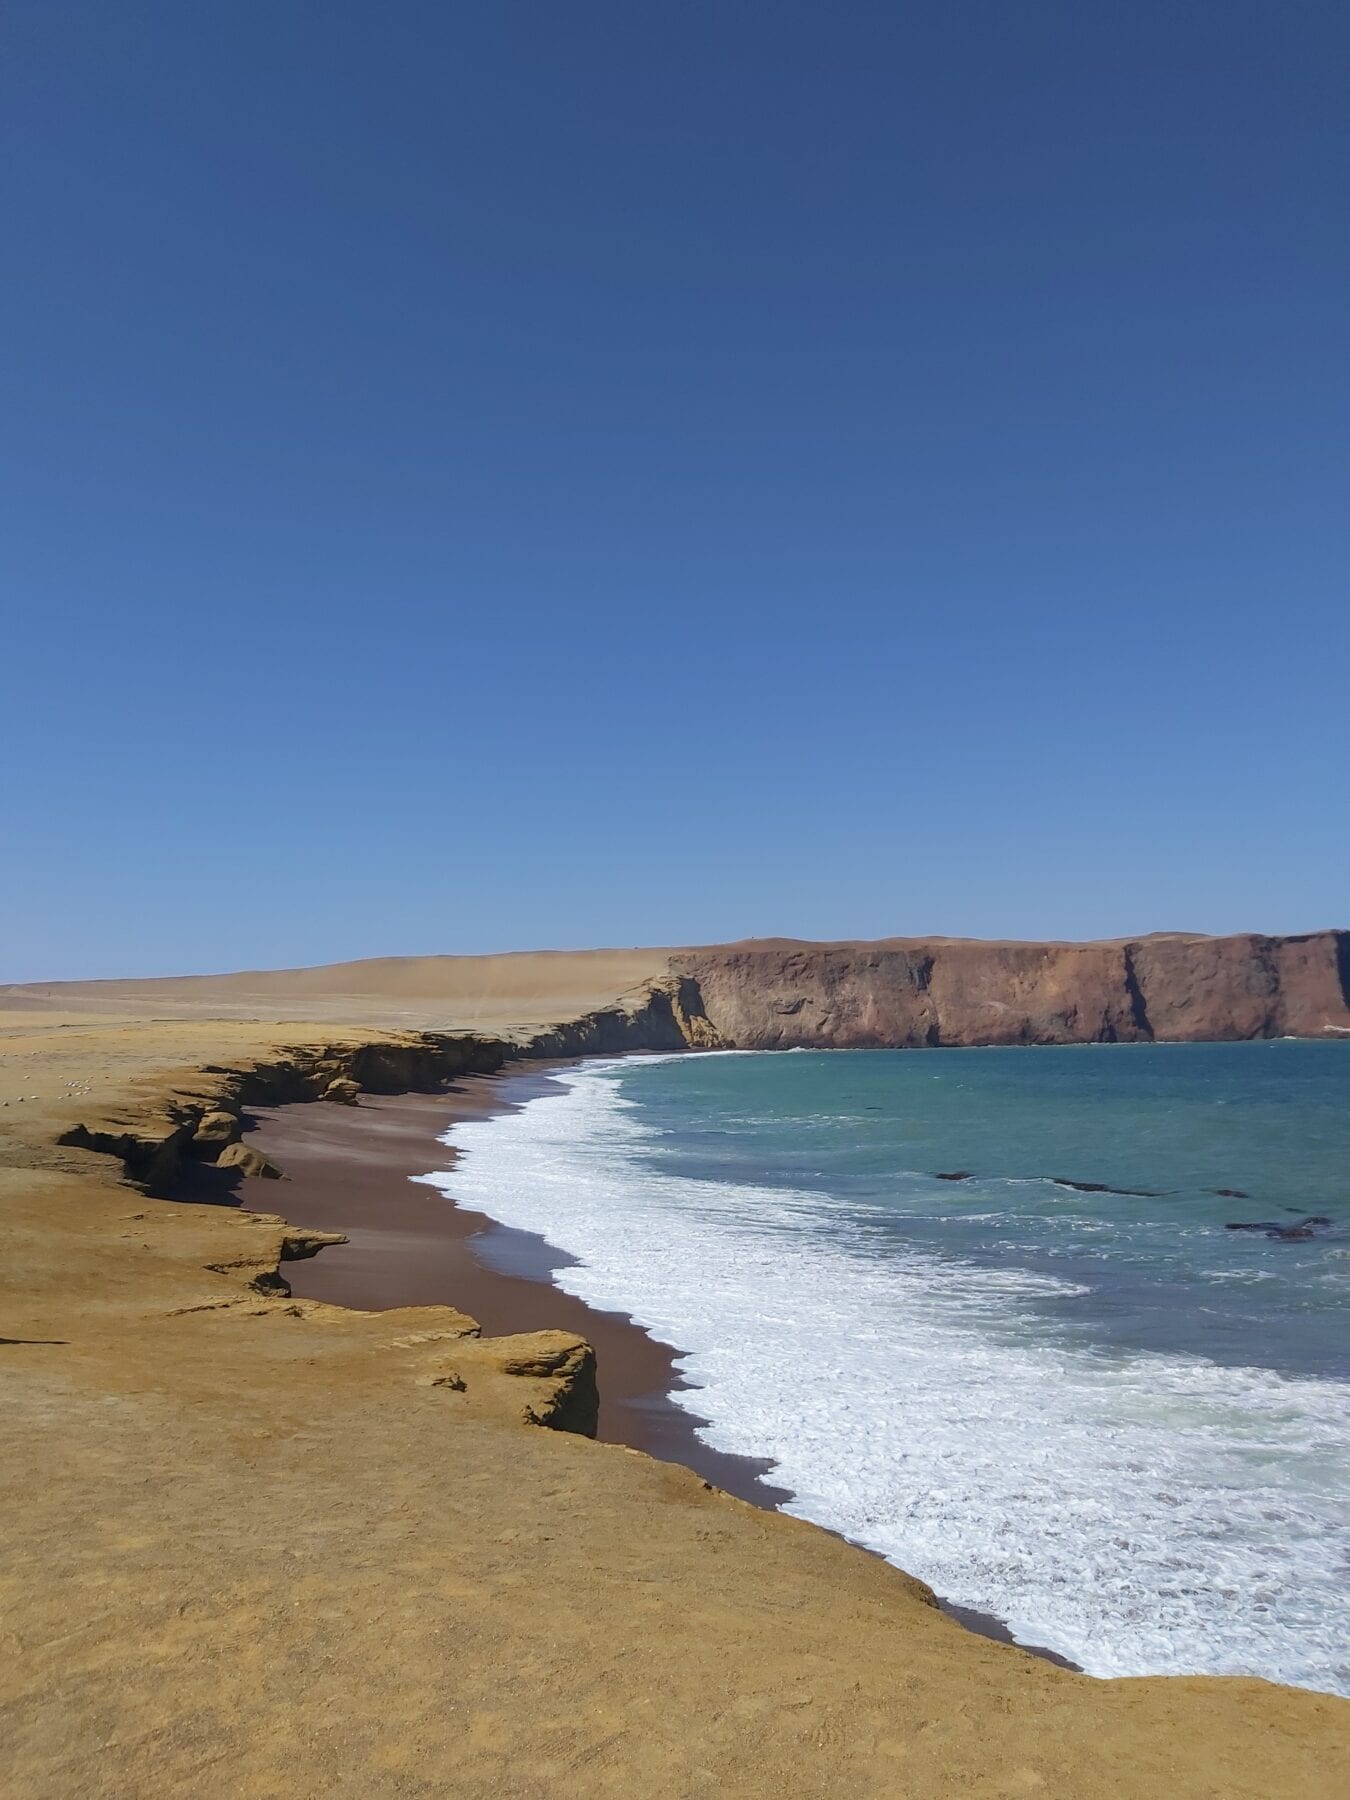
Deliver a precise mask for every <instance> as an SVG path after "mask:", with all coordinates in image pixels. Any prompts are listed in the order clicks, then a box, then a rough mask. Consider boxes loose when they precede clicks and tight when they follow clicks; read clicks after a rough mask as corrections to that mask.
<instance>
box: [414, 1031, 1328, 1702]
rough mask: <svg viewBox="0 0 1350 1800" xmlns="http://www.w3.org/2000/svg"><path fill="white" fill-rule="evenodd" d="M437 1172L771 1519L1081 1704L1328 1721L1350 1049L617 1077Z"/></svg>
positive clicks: (745, 1058) (541, 1110) (556, 1099)
mask: <svg viewBox="0 0 1350 1800" xmlns="http://www.w3.org/2000/svg"><path fill="white" fill-rule="evenodd" d="M451 1141H453V1142H454V1143H455V1145H456V1146H457V1147H458V1148H459V1149H460V1150H461V1151H462V1158H461V1161H460V1162H459V1164H458V1166H457V1167H456V1169H455V1171H454V1173H453V1175H446V1176H442V1177H438V1178H437V1180H438V1181H439V1182H440V1183H441V1184H442V1185H443V1186H444V1187H445V1189H446V1191H447V1192H453V1194H454V1195H455V1197H456V1198H457V1199H459V1200H461V1201H462V1202H463V1203H464V1204H466V1205H469V1206H473V1207H477V1208H479V1209H481V1210H482V1211H484V1212H486V1213H487V1214H489V1215H490V1216H491V1217H492V1218H494V1219H496V1220H498V1221H500V1222H501V1223H502V1224H504V1225H507V1226H511V1227H515V1228H518V1229H521V1230H525V1231H529V1232H533V1233H537V1234H539V1235H540V1236H542V1237H543V1238H545V1239H546V1240H547V1241H548V1242H549V1244H551V1245H553V1246H555V1247H556V1248H557V1249H559V1250H562V1251H564V1252H566V1253H567V1256H568V1258H569V1259H571V1260H569V1261H567V1263H566V1266H564V1267H562V1268H561V1269H560V1270H559V1271H558V1273H557V1275H556V1277H555V1278H556V1279H557V1280H558V1282H559V1283H560V1284H561V1285H562V1286H563V1287H565V1288H567V1289H568V1290H569V1291H570V1292H573V1293H576V1294H577V1295H579V1296H580V1297H581V1298H582V1299H584V1300H586V1301H587V1302H589V1303H590V1304H592V1305H595V1306H600V1307H606V1308H611V1309H617V1310H623V1311H626V1312H629V1313H631V1314H632V1315H633V1316H634V1317H635V1318H636V1319H637V1320H639V1321H640V1322H641V1323H642V1324H644V1325H646V1326H648V1327H650V1328H651V1329H652V1330H653V1331H654V1332H655V1333H656V1334H657V1335H658V1336H660V1337H663V1338H665V1339H666V1340H668V1341H669V1342H671V1343H673V1344H675V1345H677V1346H678V1347H679V1348H680V1349H681V1350H682V1351H684V1352H685V1353H686V1355H685V1357H684V1362H683V1368H684V1370H685V1374H686V1377H687V1379H688V1380H689V1382H690V1383H691V1384H692V1386H691V1388H690V1390H689V1391H688V1392H685V1393H682V1394H680V1395H677V1396H676V1399H677V1402H679V1403H682V1404H685V1405H687V1406H688V1407H689V1409H690V1410H691V1411H693V1412H696V1413H697V1414H698V1415H699V1416H700V1417H701V1418H703V1419H705V1420H707V1421H708V1423H707V1424H706V1425H705V1426H704V1427H702V1435H703V1436H704V1437H706V1438H707V1440H708V1441H709V1442H710V1443H711V1444H713V1445H715V1446H716V1447H717V1448H718V1449H720V1450H724V1451H729V1452H733V1453H739V1454H744V1455H748V1456H754V1457H768V1458H772V1459H773V1461H774V1462H775V1464H776V1468H775V1470H774V1472H773V1474H772V1477H771V1478H772V1480H773V1481H774V1482H775V1484H776V1485H778V1486H781V1487H784V1488H787V1489H789V1490H790V1491H791V1493H792V1495H793V1498H792V1500H791V1501H790V1502H789V1503H788V1505H787V1507H786V1510H788V1511H790V1512H794V1513H797V1514H799V1515H801V1516H803V1517H806V1518H810V1519H814V1520H816V1521H817V1522H818V1523H820V1524H822V1525H826V1526H829V1527H831V1528H832V1529H834V1530H836V1531H839V1532H843V1533H845V1534H846V1535H847V1536H849V1537H851V1538H854V1539H856V1540H857V1541H859V1542H861V1543H863V1544H866V1545H868V1546H869V1547H870V1548H872V1549H874V1550H877V1551H879V1552H880V1553H881V1554H883V1555H884V1556H887V1557H889V1558H890V1559H891V1560H892V1561H894V1562H895V1563H897V1564H899V1565H900V1566H901V1567H902V1568H905V1569H908V1570H909V1571H911V1572H912V1573H913V1574H916V1575H919V1576H921V1577H922V1578H923V1579H924V1580H926V1581H928V1582H930V1583H931V1584H932V1586H933V1587H934V1588H936V1589H937V1591H938V1592H939V1593H940V1594H942V1595H943V1596H944V1598H946V1599H948V1600H950V1601H953V1602H955V1603H956V1604H958V1605H961V1606H967V1607H971V1608H975V1609H978V1610H981V1611H984V1612H988V1613H993V1614H996V1615H997V1616H998V1617H999V1618H1001V1619H1003V1620H1004V1621H1006V1622H1007V1624H1008V1625H1009V1627H1010V1628H1011V1630H1012V1631H1013V1632H1014V1634H1015V1635H1016V1636H1017V1637H1018V1638H1019V1639H1020V1640H1021V1641H1023V1642H1026V1643H1033V1644H1043V1645H1047V1646H1049V1647H1050V1648H1052V1649H1054V1650H1057V1651H1059V1652H1060V1653H1062V1654H1063V1655H1065V1656H1067V1657H1069V1658H1071V1659H1072V1660H1073V1661H1075V1662H1077V1663H1079V1664H1081V1665H1082V1667H1083V1668H1085V1669H1086V1670H1087V1671H1088V1672H1089V1673H1092V1674H1097V1675H1127V1674H1145V1673H1167V1672H1192V1673H1200V1672H1209V1673H1242V1674H1253V1675H1264V1676H1268V1677H1270V1678H1272V1679H1276V1680H1281V1681H1288V1682H1296V1683H1300V1684H1302V1685H1305V1686H1309V1687H1314V1688H1321V1689H1326V1690H1330V1691H1335V1692H1343V1693H1344V1692H1350V1304H1348V1303H1350V1043H1340V1042H1337V1043H1305V1042H1289V1041H1280V1042H1275V1043H1257V1044H1192V1045H1173V1044H1156V1045H1154V1044H1148V1045H1090V1046H1074V1047H1066V1048H1037V1049H1012V1050H1005V1049H988V1050H930V1051H835V1052H827V1053H821V1052H801V1051H799V1052H788V1053H777V1054H774V1053H713V1054H704V1055H686V1056H676V1057H650V1058H630V1059H626V1060H623V1061H616V1062H612V1063H590V1064H584V1065H580V1066H578V1067H575V1068H571V1069H567V1070H564V1071H562V1072H561V1073H560V1074H559V1076H558V1078H557V1084H556V1086H555V1087H554V1088H553V1089H552V1090H551V1091H549V1092H547V1093H545V1094H543V1095H541V1096H540V1097H539V1098H537V1099H534V1100H532V1101H530V1102H529V1103H528V1104H527V1105H526V1106H525V1107H524V1108H523V1109H522V1110H521V1111H519V1112H516V1113H512V1114H506V1115H503V1116H500V1117H497V1118H493V1119H488V1120H483V1121H477V1122H471V1123H468V1124H464V1125H458V1126H456V1127H455V1128H454V1131H453V1133H452V1134H451ZM943 1177H947V1179H944V1178H943ZM953 1177H959V1179H952V1178H953ZM1074 1184H1076V1185H1074ZM1233 1226H1247V1227H1255V1228H1254V1229H1241V1230H1235V1229H1231V1228H1230V1227H1233ZM602 1375H603V1371H602Z"/></svg>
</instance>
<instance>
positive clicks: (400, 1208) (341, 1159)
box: [190, 1063, 1077, 1668]
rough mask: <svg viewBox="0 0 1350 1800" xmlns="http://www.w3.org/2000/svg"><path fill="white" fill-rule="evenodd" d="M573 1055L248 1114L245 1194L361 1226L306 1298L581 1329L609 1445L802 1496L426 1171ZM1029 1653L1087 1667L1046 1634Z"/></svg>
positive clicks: (310, 1271) (740, 1487) (306, 1219)
mask: <svg viewBox="0 0 1350 1800" xmlns="http://www.w3.org/2000/svg"><path fill="white" fill-rule="evenodd" d="M559 1066H564V1065H558V1064H549V1063H533V1064H531V1063H524V1064H510V1065H508V1066H507V1067H506V1068H505V1069H503V1070H502V1071H501V1072H499V1073H498V1074H496V1075H467V1076H462V1077H461V1078H460V1079H459V1080H457V1081H456V1082H455V1083H454V1084H453V1085H452V1086H451V1087H450V1088H449V1089H448V1090H447V1091H446V1092H444V1093H442V1094H402V1095H396V1096H386V1095H376V1094H367V1095H363V1096H362V1098H361V1100H360V1103H359V1105H357V1106H355V1107H339V1106H315V1105H313V1104H298V1105H292V1106H279V1107H269V1108H259V1109H257V1110H255V1111H253V1112H252V1113H250V1114H249V1115H248V1116H247V1119H246V1121H245V1123H246V1129H247V1142H248V1143H249V1144H250V1145H252V1146H254V1147H255V1148H257V1149H259V1150H261V1151H262V1153H263V1154H264V1155H265V1156H266V1157H267V1158H268V1159H269V1160H270V1161H271V1162H273V1163H274V1164H275V1165H276V1166H277V1167H278V1168H280V1169H282V1170H283V1171H284V1172H285V1174H286V1177H287V1180H286V1182H285V1183H284V1184H280V1183H277V1182H272V1181H265V1180H260V1179H255V1180H251V1181H246V1182H244V1183H243V1184H236V1185H235V1187H234V1188H233V1190H232V1192H231V1194H230V1196H229V1198H230V1202H231V1203H232V1204H243V1205H245V1206H256V1207H258V1208H259V1209H260V1210H262V1209H266V1210H268V1211H272V1212H279V1213H280V1214H281V1215H282V1216H283V1217H284V1218H286V1219H287V1220H288V1222H289V1223H291V1224H293V1225H299V1226H305V1227H308V1228H310V1229H312V1230H316V1231H333V1232H338V1231H340V1232H343V1233H345V1234H346V1236H347V1238H348V1240H349V1241H348V1242H347V1243H346V1244H340V1245H334V1246H332V1247H330V1248H328V1249H325V1250H324V1251H322V1252H321V1253H320V1254H319V1255H318V1256H317V1257H315V1258H313V1259H310V1260H307V1261H304V1262H298V1263H294V1264H291V1265H288V1268H287V1280H288V1281H289V1283H290V1286H291V1290H292V1292H293V1293H294V1294H295V1295H296V1297H297V1298H300V1299H308V1300H322V1301H327V1302H329V1303H330V1304H333V1305H336V1306H349V1307H355V1308H358V1309H360V1310H369V1311H380V1310H384V1309H386V1308H391V1307H403V1306H443V1305H451V1306H456V1307H459V1308H461V1309H462V1310H463V1311H464V1312H467V1313H468V1314H470V1316H471V1317H473V1318H475V1319H477V1320H478V1322H479V1324H480V1325H481V1326H482V1328H483V1330H484V1332H485V1333H487V1334H489V1335H490V1336H494V1337H495V1336H498V1335H505V1334H508V1333H512V1332H522V1331H539V1330H548V1329H559V1330H563V1331H569V1332H575V1333H577V1335H579V1336H581V1337H584V1338H585V1339H586V1340H587V1341H588V1342H589V1343H590V1344H591V1345H592V1347H593V1348H594V1350H595V1352H596V1357H597V1362H598V1366H599V1386H600V1420H599V1428H598V1431H597V1436H598V1438H599V1439H600V1440H601V1441H602V1442H606V1443H616V1444H624V1445H627V1446H628V1447H629V1448H630V1449H634V1450H641V1451H643V1452H645V1453H646V1454H647V1455H649V1456H655V1457H658V1458H659V1459H660V1460H661V1461H663V1462H674V1463H679V1464H682V1465H683V1466H684V1467H685V1468H688V1469H692V1470H693V1471H694V1472H695V1473H696V1474H697V1475H700V1476H702V1478H703V1479H704V1480H705V1481H709V1482H711V1483H712V1484H713V1486H714V1487H718V1488H720V1489H722V1491H723V1492H724V1493H729V1494H734V1495H735V1496H736V1497H737V1498H738V1499H741V1500H746V1501H748V1502H750V1504H752V1505H754V1506H761V1507H764V1508H766V1509H767V1510H770V1511H772V1510H775V1509H776V1508H777V1507H779V1506H780V1505H781V1504H782V1503H783V1502H784V1501H786V1500H789V1499H791V1498H792V1494H791V1491H790V1490H789V1489H787V1488H784V1487H780V1486H776V1485H775V1484H774V1481H773V1468H774V1465H773V1464H772V1463H771V1462H768V1461H760V1460H758V1459H755V1458H752V1457H746V1456H736V1455H729V1454H727V1453H726V1452H724V1451H720V1450H716V1449H713V1448H712V1447H711V1446H709V1445H708V1444H706V1443H705V1442H704V1441H703V1439H702V1438H701V1437H700V1436H699V1435H698V1431H697V1427H698V1426H699V1425H700V1424H701V1423H703V1420H702V1419H701V1418H700V1417H699V1416H698V1415H697V1414H696V1413H692V1412H690V1411H688V1410H686V1409H685V1408H684V1407H682V1406H677V1405H676V1404H675V1402H674V1400H673V1398H672V1395H673V1394H674V1393H676V1392H678V1391H681V1390H685V1391H687V1390H688V1387H689V1384H688V1383H687V1382H685V1381H684V1379H683V1378H682V1376H681V1373H680V1370H679V1367H678V1359H679V1357H680V1355H681V1354H682V1353H681V1351H680V1350H679V1348H678V1347H677V1346H674V1345H671V1344H667V1343H664V1342H662V1341H661V1340H660V1339H657V1338H654V1337H653V1336H652V1335H651V1333H650V1332H649V1331H647V1330H646V1329H645V1328H644V1327H643V1326H641V1325H639V1324H637V1323H636V1322H635V1321H634V1320H633V1319H632V1318H631V1317H630V1316H629V1315H628V1314H627V1313H620V1312H603V1311H600V1310H598V1309H596V1308H593V1307H590V1306H587V1305H586V1304H585V1303H584V1302H583V1301H581V1300H579V1299H577V1298H576V1297H575V1296H574V1295H572V1294H568V1293H566V1292H564V1290H563V1289H562V1288H560V1287H558V1286H556V1285H555V1284H554V1282H553V1279H552V1276H553V1273H554V1271H555V1270H557V1269H559V1268H562V1267H564V1266H565V1265H566V1261H567V1258H566V1255H565V1253H564V1252H561V1251H558V1250H556V1249H554V1248H553V1246H551V1245H548V1244H547V1243H545V1242H544V1240H543V1239H541V1238H538V1237H536V1236H535V1235H534V1234H532V1233H527V1232H522V1231H517V1230H513V1229H510V1228H508V1227H506V1226H502V1225H499V1224H498V1223H497V1222H496V1221H495V1220H493V1219H491V1218H489V1217H488V1216H487V1215H486V1214H484V1213H480V1212H475V1211H473V1210H472V1209H470V1208H467V1207H464V1206H462V1205H460V1204H459V1202H457V1201H455V1200H454V1199H453V1197H452V1198H450V1199H447V1198H446V1196H445V1195H444V1194H443V1193H442V1192H441V1191H440V1189H439V1188H436V1187H432V1186H431V1185H430V1184H428V1183H425V1182H422V1181H421V1180H419V1179H418V1177H420V1176H423V1175H426V1174H428V1173H430V1172H432V1171H433V1170H434V1171H436V1172H438V1173H439V1172H443V1171H447V1170H450V1171H452V1170H453V1168H454V1164H455V1160H456V1157H457V1155H458V1152H457V1151H456V1150H455V1149H454V1147H453V1145H449V1146H447V1145H445V1144H442V1143H441V1142H440V1141H439V1140H440V1138H441V1136H442V1135H443V1134H444V1133H445V1132H446V1131H448V1130H451V1129H453V1127H454V1126H455V1125H456V1124H457V1123H459V1122H460V1121H463V1120H468V1119H482V1118H488V1117H491V1116H492V1115H493V1114H494V1113H500V1112H506V1111H511V1110H514V1109H516V1108H518V1107H520V1106H523V1105H525V1104H527V1103H528V1102H529V1101H530V1100H532V1099H534V1098H536V1097H538V1096H539V1095H541V1094H544V1093H546V1092H547V1091H548V1089H549V1086H550V1084H551V1080H552V1075H551V1071H552V1070H553V1069H554V1068H556V1067H559ZM214 1174H215V1171H213V1170H211V1169H209V1168H206V1169H203V1170H201V1172H200V1175H199V1176H198V1178H197V1181H196V1182H194V1185H193V1188H192V1191H191V1195H190V1197H191V1198H194V1199H200V1198H211V1197H212V1193H211V1182H212V1177H213V1175H214ZM847 1541H850V1542H851V1541H852V1540H847ZM858 1547H859V1548H863V1549H865V1548H866V1546H858ZM868 1554H875V1553H874V1552H868ZM939 1603H940V1604H941V1606H942V1609H943V1611H944V1612H946V1613H948V1614H949V1616H950V1617H952V1618H954V1619H956V1620H958V1621H959V1622H960V1623H961V1624H962V1625H964V1626H966V1627H967V1628H968V1629H969V1630H971V1631H975V1632H978V1633H979V1634H980V1636H982V1637H988V1638H992V1639H994V1640H995V1641H996V1642H999V1643H1009V1644H1011V1643H1017V1642H1019V1640H1017V1639H1015V1638H1014V1637H1013V1636H1012V1634H1011V1632H1010V1631H1009V1630H1008V1628H1007V1626H1006V1625H1005V1624H1004V1623H1003V1621H1002V1620H1001V1619H999V1618H997V1617H995V1616H994V1615H993V1614H990V1613H984V1612H980V1611H978V1610H976V1609H974V1608H971V1607H964V1606H955V1605H953V1604H952V1603H950V1602H949V1601H946V1600H944V1599H942V1598H941V1596H939ZM1021 1648H1022V1649H1024V1650H1029V1651H1031V1652H1032V1654H1034V1655H1036V1656H1040V1657H1044V1658H1046V1659H1047V1660H1048V1661H1051V1662H1054V1663H1057V1664H1059V1665H1060V1666H1061V1667H1064V1668H1076V1667H1077V1665H1076V1664H1075V1663H1072V1662H1070V1661H1069V1660H1068V1659H1067V1658H1065V1657H1061V1656H1059V1655H1058V1654H1057V1653H1056V1652H1054V1651H1052V1650H1049V1649H1047V1648H1046V1647H1044V1646H1042V1645H1037V1644H1025V1643H1023V1644H1021Z"/></svg>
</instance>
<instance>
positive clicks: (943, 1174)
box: [934, 1169, 975, 1181]
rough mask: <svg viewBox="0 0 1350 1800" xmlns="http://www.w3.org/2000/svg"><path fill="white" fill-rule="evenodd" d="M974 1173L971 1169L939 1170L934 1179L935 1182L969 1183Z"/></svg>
mask: <svg viewBox="0 0 1350 1800" xmlns="http://www.w3.org/2000/svg"><path fill="white" fill-rule="evenodd" d="M974 1173H975V1171H974V1170H973V1169H939V1170H938V1172H937V1175H936V1176H935V1177H934V1179H935V1180H937V1181H969V1180H970V1178H971V1176H972V1175H973V1174H974Z"/></svg>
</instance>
